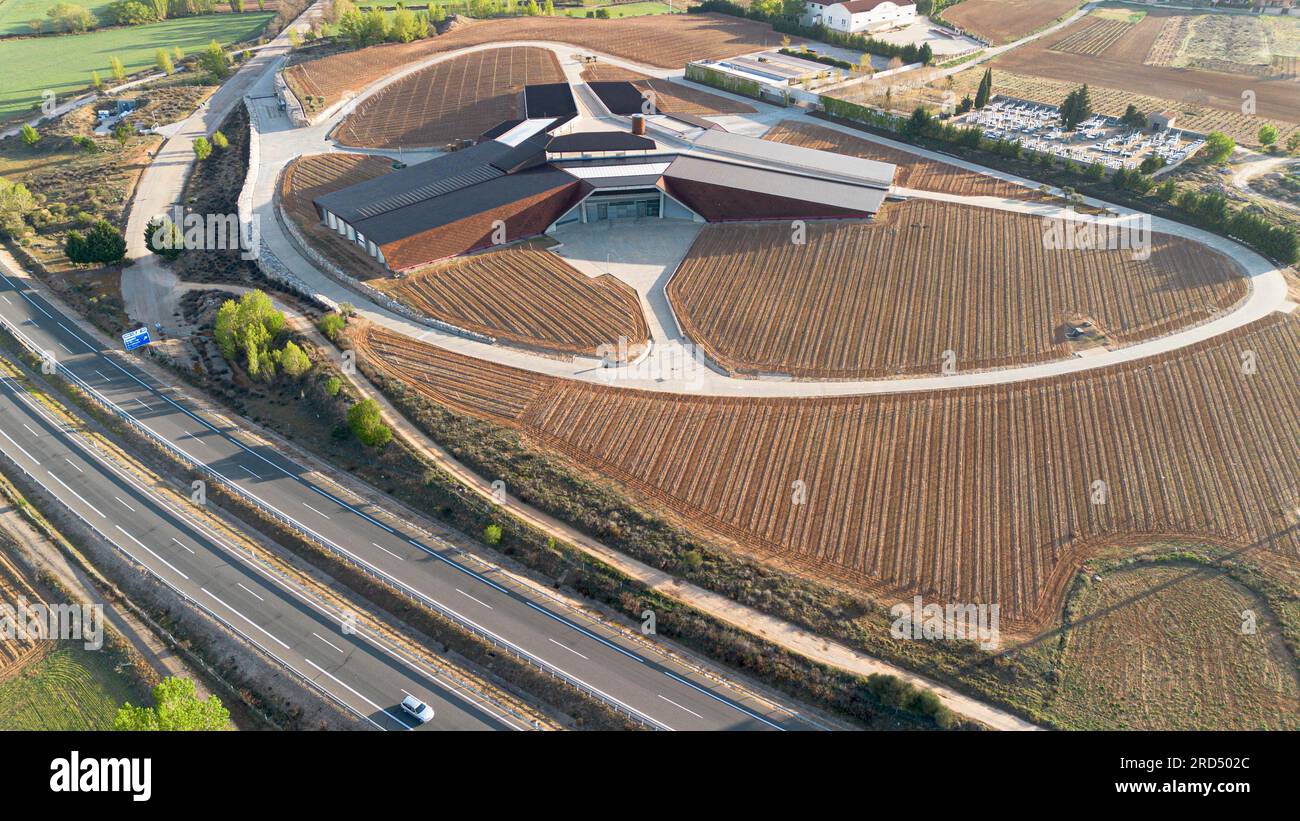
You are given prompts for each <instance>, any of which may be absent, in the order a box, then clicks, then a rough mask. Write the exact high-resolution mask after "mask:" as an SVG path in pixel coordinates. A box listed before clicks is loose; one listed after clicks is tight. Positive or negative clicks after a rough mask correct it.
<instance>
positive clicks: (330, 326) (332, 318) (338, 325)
mask: <svg viewBox="0 0 1300 821" xmlns="http://www.w3.org/2000/svg"><path fill="white" fill-rule="evenodd" d="M345 325H347V320H345V319H344V318H343V317H342V316H340V315H339V314H336V313H333V312H331V313H328V314H325V315H324V316H322V317H321V318H320V321H319V322H317V323H316V327H317V328H318V329H319V330H320V332H321V333H322V334H324V335H325V338H326V339H328V340H329V341H331V342H334V341H336V340H337V339H338V338H339V334H340V333H342V332H343V327H344V326H345Z"/></svg>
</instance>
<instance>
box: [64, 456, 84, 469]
mask: <svg viewBox="0 0 1300 821" xmlns="http://www.w3.org/2000/svg"><path fill="white" fill-rule="evenodd" d="M63 461H65V462H67V463H68V464H70V465H72V466H73V467H74V468H77V473H85V472H86V471H84V470H82V469H81V468H80V467H78V466H77V463H76V462H74V461H72V460H71V459H69V458H68V457H66V456H64V457H63Z"/></svg>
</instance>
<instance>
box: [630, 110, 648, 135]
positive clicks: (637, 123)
mask: <svg viewBox="0 0 1300 821" xmlns="http://www.w3.org/2000/svg"><path fill="white" fill-rule="evenodd" d="M632 133H633V134H638V135H641V136H645V115H644V114H633V115H632Z"/></svg>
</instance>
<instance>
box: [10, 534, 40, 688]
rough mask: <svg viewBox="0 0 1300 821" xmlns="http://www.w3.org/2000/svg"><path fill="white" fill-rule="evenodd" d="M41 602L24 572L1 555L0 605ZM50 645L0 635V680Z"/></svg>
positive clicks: (35, 657)
mask: <svg viewBox="0 0 1300 821" xmlns="http://www.w3.org/2000/svg"><path fill="white" fill-rule="evenodd" d="M43 601H44V599H43V598H42V597H41V596H40V595H38V594H37V592H36V590H35V589H33V588H32V586H31V584H30V583H29V582H28V580H27V577H26V574H25V573H23V572H22V571H20V570H19V569H18V568H17V567H16V566H15V565H13V564H12V563H11V562H10V561H9V559H7V558H6V557H5V556H4V555H3V554H0V604H3V605H7V606H9V607H12V608H15V609H18V608H20V607H22V606H23V603H24V602H25V603H26V604H39V603H41V602H43ZM20 612H21V611H20ZM49 645H50V643H49V642H43V641H38V640H35V639H32V638H30V637H29V638H23V637H20V636H19V635H17V634H16V633H15V635H14V636H13V638H9V637H7V636H3V635H0V679H4V678H6V677H8V676H9V675H11V674H13V673H14V672H16V671H18V670H20V669H22V668H23V667H24V666H26V665H28V664H30V663H31V662H32V661H34V660H35V659H37V658H39V657H41V656H42V655H44V654H45V652H46V650H47V649H48V647H49Z"/></svg>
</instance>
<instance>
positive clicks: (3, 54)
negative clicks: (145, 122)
mask: <svg viewBox="0 0 1300 821" xmlns="http://www.w3.org/2000/svg"><path fill="white" fill-rule="evenodd" d="M274 16H275V15H274V14H272V13H270V12H265V13H263V12H248V13H245V14H209V15H204V16H202V17H180V18H177V19H175V20H166V21H163V22H161V23H149V24H147V25H141V26H123V27H120V28H110V29H103V30H100V31H93V32H91V33H89V34H78V35H66V36H59V37H25V38H19V39H13V40H6V41H5V42H4V46H3V48H0V77H3V78H4V82H3V83H0V120H5V119H8V118H11V117H16V116H18V115H21V114H26V113H27V112H29V111H30V110H32V109H33V107H35V106H36V105H39V103H40V102H41V100H42V99H43V97H42V95H43V94H44V92H45V91H46V90H49V91H52V92H54V94H55V95H57V97H58V98H59V100H63V99H64V98H65V97H66V96H67V95H69V94H74V93H81V92H83V91H86V90H87V89H88V88H89V87H90V72H91V71H98V72H99V74H100V77H102V78H103V80H104V81H105V82H111V81H112V73H111V72H110V71H109V59H110V58H112V57H117V58H119V59H120V60H121V61H122V64H123V65H124V66H125V67H126V70H127V72H136V71H140V70H142V69H146V68H152V67H153V65H154V52H155V51H156V50H157V49H158V48H160V47H161V48H166V49H168V50H170V49H172V48H180V49H181V50H182V51H183V52H185V53H186V54H195V53H197V52H200V51H203V50H204V49H206V48H207V46H208V43H210V42H211V41H213V40H217V41H218V42H220V43H222V44H223V45H225V44H230V43H241V42H244V41H246V40H253V39H256V38H257V36H258V35H259V34H260V33H261V32H262V30H263V29H264V28H266V24H267V23H269V22H270V21H271V18H273V17H274Z"/></svg>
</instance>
